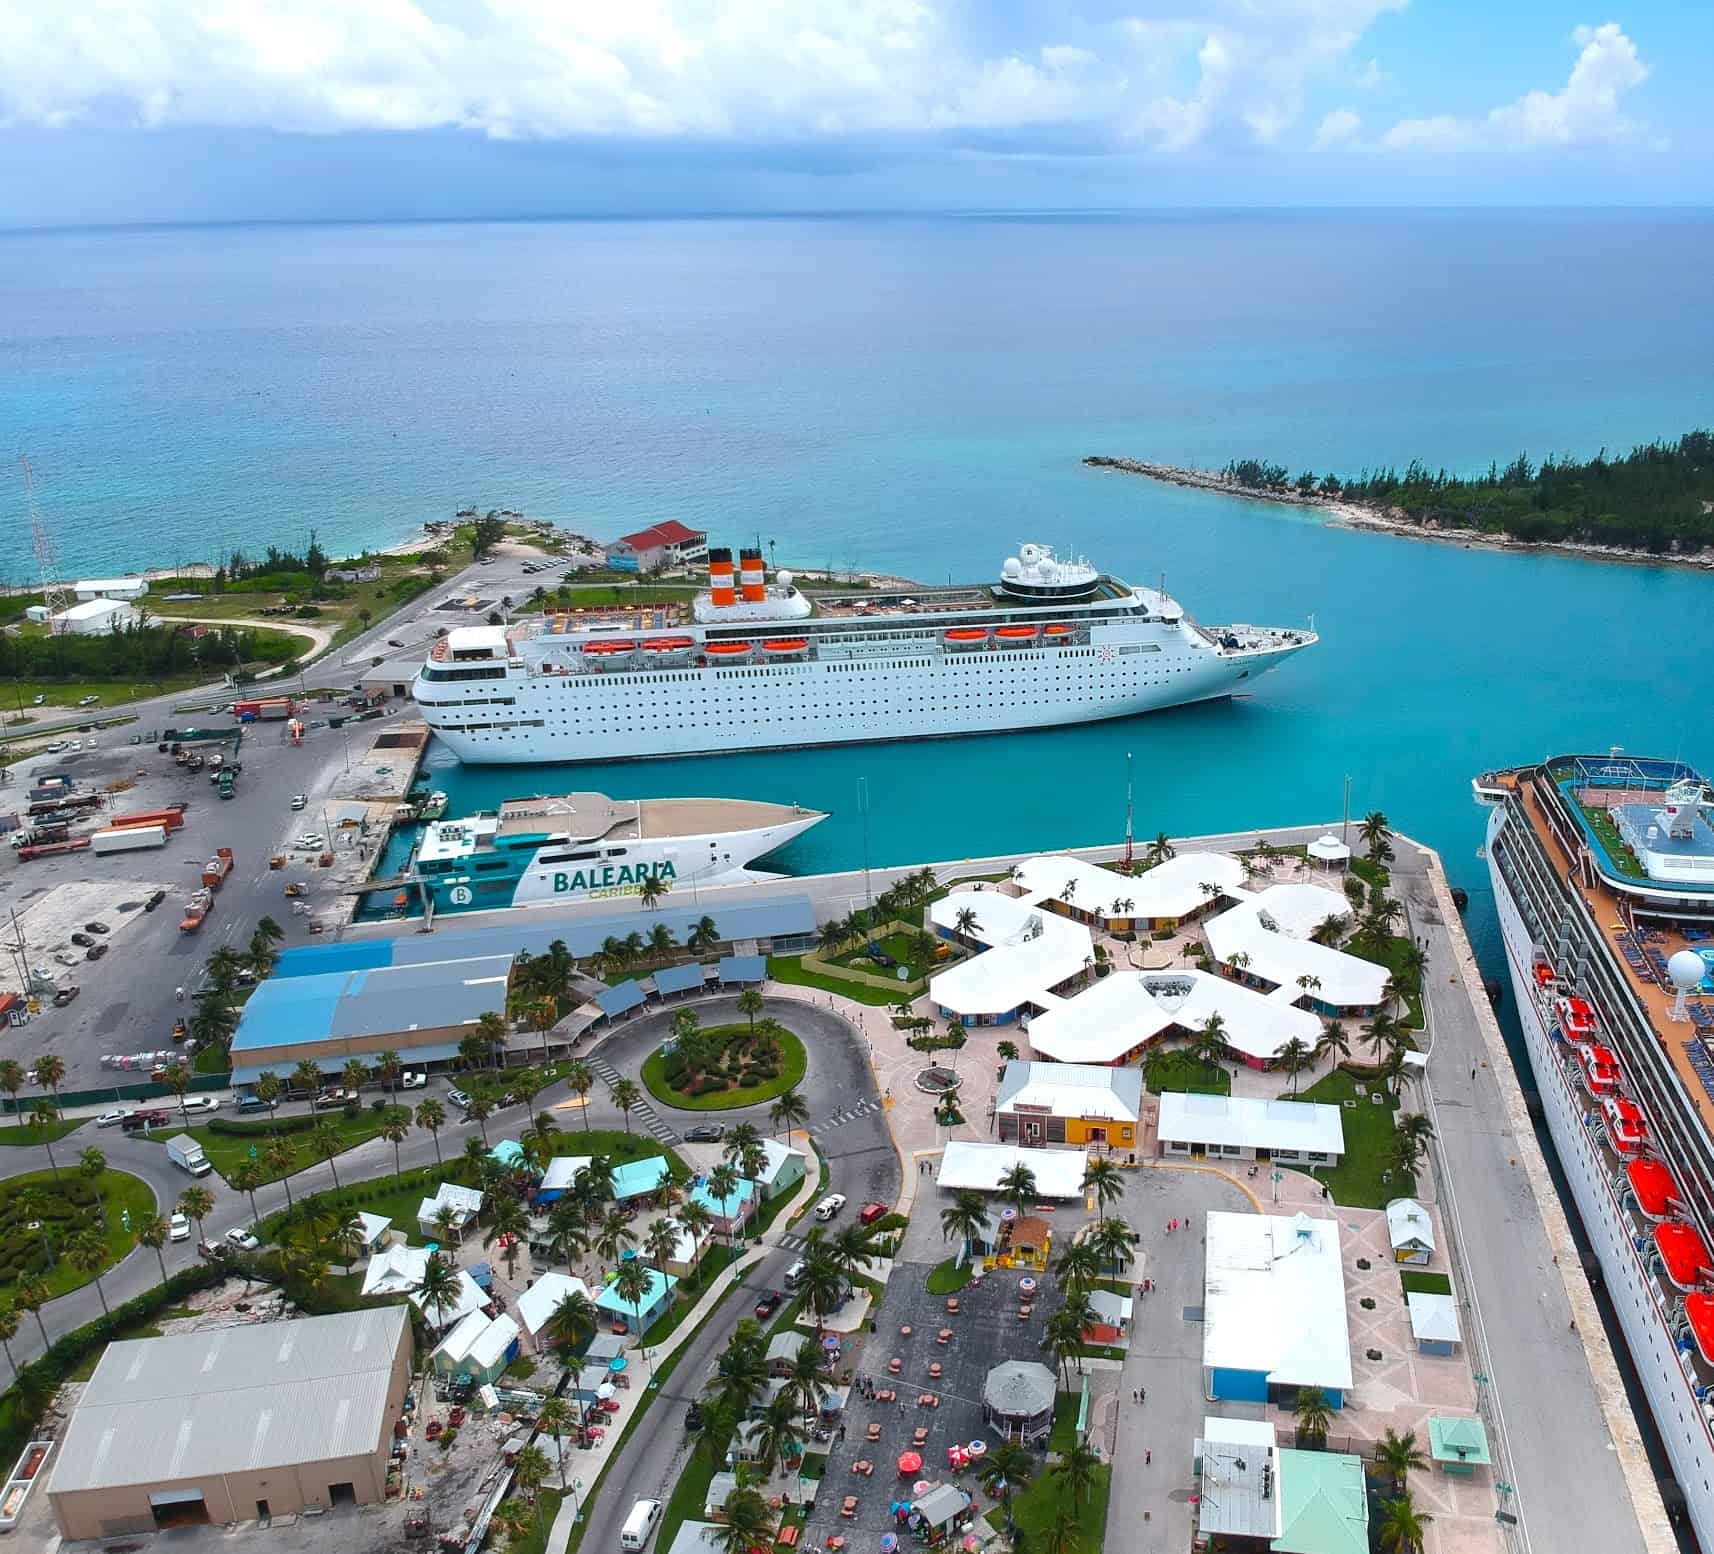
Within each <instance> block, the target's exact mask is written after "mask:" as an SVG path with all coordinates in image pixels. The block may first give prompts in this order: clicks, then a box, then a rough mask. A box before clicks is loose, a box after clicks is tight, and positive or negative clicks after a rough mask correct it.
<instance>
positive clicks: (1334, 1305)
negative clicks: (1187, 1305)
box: [1202, 1212, 1351, 1406]
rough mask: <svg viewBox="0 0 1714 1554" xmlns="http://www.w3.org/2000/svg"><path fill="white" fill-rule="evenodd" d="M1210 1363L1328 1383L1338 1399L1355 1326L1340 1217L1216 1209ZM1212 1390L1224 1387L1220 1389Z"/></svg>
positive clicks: (1206, 1365) (1207, 1327) (1210, 1265)
mask: <svg viewBox="0 0 1714 1554" xmlns="http://www.w3.org/2000/svg"><path fill="white" fill-rule="evenodd" d="M1207 1241H1208V1246H1207V1264H1206V1269H1205V1272H1204V1276H1203V1305H1202V1314H1203V1335H1202V1364H1203V1369H1204V1371H1205V1372H1207V1373H1208V1380H1209V1383H1210V1385H1211V1387H1213V1386H1215V1378H1214V1373H1215V1372H1218V1371H1232V1372H1243V1373H1248V1374H1251V1375H1261V1376H1264V1377H1266V1379H1267V1384H1268V1385H1269V1386H1270V1387H1275V1386H1278V1387H1320V1388H1321V1389H1322V1390H1323V1391H1325V1392H1328V1393H1330V1394H1337V1395H1338V1396H1337V1397H1336V1398H1334V1399H1333V1401H1334V1402H1335V1404H1336V1406H1337V1404H1338V1403H1339V1402H1340V1401H1342V1399H1343V1395H1344V1393H1345V1392H1347V1391H1349V1390H1350V1387H1351V1333H1350V1327H1349V1324H1348V1322H1347V1320H1346V1311H1345V1272H1344V1268H1343V1265H1342V1263H1341V1259H1340V1248H1339V1225H1338V1222H1337V1221H1335V1220H1330V1219H1312V1218H1310V1217H1309V1216H1308V1215H1307V1214H1295V1215H1293V1216H1291V1217H1290V1218H1289V1219H1287V1218H1281V1217H1279V1216H1276V1215H1271V1214H1226V1213H1220V1212H1211V1213H1210V1214H1209V1215H1208V1238H1207ZM1211 1395H1215V1396H1218V1395H1220V1394H1219V1392H1218V1391H1217V1390H1214V1391H1213V1392H1212V1393H1211Z"/></svg>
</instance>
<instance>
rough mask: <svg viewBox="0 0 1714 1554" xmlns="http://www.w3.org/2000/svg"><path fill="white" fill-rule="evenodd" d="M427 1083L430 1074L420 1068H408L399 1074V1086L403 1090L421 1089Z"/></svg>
mask: <svg viewBox="0 0 1714 1554" xmlns="http://www.w3.org/2000/svg"><path fill="white" fill-rule="evenodd" d="M427 1083H428V1075H427V1074H425V1073H422V1072H421V1071H420V1070H411V1069H406V1070H405V1072H404V1073H402V1074H400V1075H399V1088H400V1089H401V1090H420V1089H422V1087H423V1086H424V1085H426V1084H427Z"/></svg>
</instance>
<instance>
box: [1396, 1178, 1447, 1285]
mask: <svg viewBox="0 0 1714 1554" xmlns="http://www.w3.org/2000/svg"><path fill="white" fill-rule="evenodd" d="M1395 1196H1396V1195H1395ZM1399 1282H1400V1283H1401V1284H1402V1285H1404V1287H1405V1294H1407V1295H1450V1294H1451V1293H1452V1281H1451V1280H1450V1279H1449V1278H1447V1276H1446V1275H1445V1274H1443V1273H1430V1272H1429V1271H1428V1270H1427V1269H1426V1268H1404V1269H1401V1270H1400V1271H1399Z"/></svg>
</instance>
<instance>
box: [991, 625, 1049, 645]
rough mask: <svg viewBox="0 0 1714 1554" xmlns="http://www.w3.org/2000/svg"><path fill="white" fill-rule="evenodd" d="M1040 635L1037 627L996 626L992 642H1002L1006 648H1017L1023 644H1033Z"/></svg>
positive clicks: (1039, 629)
mask: <svg viewBox="0 0 1714 1554" xmlns="http://www.w3.org/2000/svg"><path fill="white" fill-rule="evenodd" d="M1040 635H1041V628H1040V627H1037V626H996V627H995V628H994V640H995V641H996V642H1004V643H1005V644H1006V646H1007V647H1018V646H1021V645H1022V644H1023V643H1025V642H1034V641H1035V640H1036V638H1037V637H1039V636H1040Z"/></svg>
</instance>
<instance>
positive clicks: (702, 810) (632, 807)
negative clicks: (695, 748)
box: [498, 793, 819, 842]
mask: <svg viewBox="0 0 1714 1554" xmlns="http://www.w3.org/2000/svg"><path fill="white" fill-rule="evenodd" d="M817 813H819V811H815V810H807V809H803V808H801V807H799V806H798V805H795V804H775V803H772V802H770V801H768V800H766V799H722V798H688V799H610V798H608V796H607V795H606V794H605V793H567V794H562V795H560V796H558V797H554V798H529V799H508V800H507V801H506V802H505V803H504V804H502V805H501V806H500V823H499V827H498V834H499V835H500V836H502V837H512V836H532V835H541V834H542V833H544V832H545V833H548V834H550V835H561V834H564V835H569V836H572V837H575V838H578V839H580V840H587V841H602V842H643V841H657V842H658V841H671V840H674V839H676V838H679V837H686V836H719V835H721V834H723V833H726V832H732V831H759V830H762V829H763V828H764V827H767V826H779V825H785V824H787V823H788V822H790V821H794V820H802V819H803V818H804V817H805V816H806V815H811V814H817Z"/></svg>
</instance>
